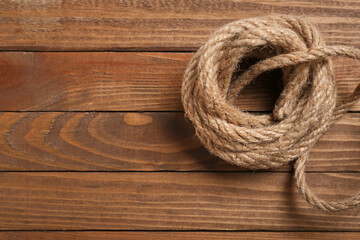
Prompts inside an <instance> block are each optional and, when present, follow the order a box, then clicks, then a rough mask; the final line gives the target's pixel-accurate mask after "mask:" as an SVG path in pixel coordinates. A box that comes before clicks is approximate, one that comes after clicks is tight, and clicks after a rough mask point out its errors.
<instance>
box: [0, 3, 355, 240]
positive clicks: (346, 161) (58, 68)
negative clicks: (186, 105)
mask: <svg viewBox="0 0 360 240" xmlns="http://www.w3.org/2000/svg"><path fill="white" fill-rule="evenodd" d="M269 13H283V14H294V15H298V16H302V17H303V18H304V19H306V20H308V21H311V22H313V23H314V24H316V25H317V26H318V27H319V29H320V30H321V32H322V34H323V36H324V38H325V39H326V41H327V43H328V44H346V45H350V46H358V47H359V46H360V1H358V0H346V1H344V0H331V1H330V0H321V1H317V0H294V1H290V0H289V1H275V0H257V1H245V0H233V1H225V0H190V1H185V0H153V1H151V0H145V1H140V0H139V1H136V0H131V1H116V0H87V1H85V0H74V1H65V0H36V1H30V0H16V1H15V0H2V1H0V111H1V112H0V171H1V172H0V239H12V240H14V239H55V240H57V239H149V238H152V239H279V238H282V239H359V238H360V215H359V208H356V209H352V210H347V211H344V212H338V213H324V212H322V211H320V210H316V209H314V208H313V207H312V206H310V205H309V204H307V203H306V202H305V200H303V199H302V197H301V196H300V195H299V194H298V193H297V191H296V188H295V186H294V182H293V177H292V173H291V167H290V166H285V167H283V168H280V169H276V170H273V171H260V172H256V173H254V172H252V171H247V170H245V169H240V168H237V167H234V166H230V165H228V164H226V163H225V162H223V161H221V160H219V159H217V158H215V157H213V156H211V155H210V154H209V153H208V152H207V151H206V150H205V149H204V148H203V147H202V146H201V144H200V143H199V141H198V140H197V139H196V137H195V136H194V130H193V128H192V127H191V125H190V124H189V123H188V122H187V121H186V120H185V119H184V116H183V112H182V111H183V110H182V107H181V103H180V86H181V81H182V76H183V72H184V69H185V67H186V64H187V62H188V61H189V59H190V58H191V56H192V55H193V52H194V51H196V49H197V48H198V47H199V46H200V45H201V43H203V42H204V41H206V39H207V38H208V36H209V34H211V33H212V32H213V31H214V30H215V29H217V28H218V27H220V26H221V25H223V24H225V23H228V22H230V21H232V20H236V19H241V18H244V17H254V16H260V15H266V14H269ZM357 64H359V63H357V62H355V61H353V60H348V59H344V58H337V59H334V69H335V76H336V79H337V83H338V89H339V91H338V92H339V97H340V98H341V97H343V96H346V95H348V94H350V93H351V92H352V91H353V89H354V88H355V86H356V85H357V84H359V82H360V81H359V79H360V68H359V65H357ZM270 79H271V78H270ZM280 91H281V89H279V88H278V87H277V84H276V80H275V79H272V80H268V81H266V79H265V80H263V81H257V82H256V83H255V84H253V85H251V86H250V87H248V88H247V89H246V90H245V91H244V93H242V94H241V95H240V97H239V101H238V105H239V107H240V108H242V109H245V110H248V111H257V112H264V111H267V112H268V111H271V109H272V106H273V104H274V103H275V101H276V97H277V95H278V94H279V92H280ZM359 159H360V103H359V104H357V105H356V106H354V108H353V109H352V111H351V112H349V113H347V114H346V115H345V116H344V117H343V118H342V119H341V120H339V121H338V122H337V123H336V124H335V125H334V126H333V127H332V128H331V129H330V131H329V132H328V133H327V134H326V135H325V136H323V137H322V138H321V140H320V141H319V142H318V143H317V144H316V146H315V148H314V149H313V151H312V154H311V162H310V163H309V166H308V168H307V170H308V172H309V173H308V178H309V184H310V186H311V187H312V188H313V189H314V190H315V191H316V192H318V193H320V195H321V196H322V197H324V198H326V199H338V198H342V197H345V196H349V195H353V194H355V193H356V192H357V191H358V190H359V187H360V161H359Z"/></svg>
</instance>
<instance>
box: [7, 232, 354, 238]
mask: <svg viewBox="0 0 360 240" xmlns="http://www.w3.org/2000/svg"><path fill="white" fill-rule="evenodd" d="M359 238H360V234H359V233H357V232H333V233H329V232H208V231H206V232H204V231H202V232H201V231H200V232H193V231H192V232H184V231H182V232H176V231H174V232H158V231H157V232H151V231H141V232H131V231H117V232H115V231H88V232H84V231H78V232H76V231H71V232H63V231H51V232H40V231H31V232H26V231H23V232H18V231H15V232H14V231H8V232H0V239H9V240H10V239H11V240H23V239H26V240H46V239H52V240H73V239H78V240H99V239H103V240H129V239H132V240H144V239H156V240H169V239H176V240H204V239H209V240H215V239H218V240H230V239H232V240H248V239H252V240H279V239H284V240H289V239H292V240H321V239H326V240H339V239H341V240H354V239H359Z"/></svg>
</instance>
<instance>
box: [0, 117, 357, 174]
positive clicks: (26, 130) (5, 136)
mask: <svg viewBox="0 0 360 240" xmlns="http://www.w3.org/2000/svg"><path fill="white" fill-rule="evenodd" d="M359 159H360V113H348V114H346V115H345V116H344V117H343V118H342V119H341V120H339V121H338V122H337V123H336V124H335V125H333V126H332V127H331V129H330V130H329V131H328V132H327V134H326V135H324V136H323V137H322V138H321V140H320V141H319V142H318V143H317V144H316V145H315V147H314V149H313V151H312V154H311V162H310V163H309V164H308V167H307V170H309V171H360V162H359ZM0 170H2V171H34V170H36V171H53V170H56V171H67V170H70V171H166V170H171V171H229V170H230V171H244V169H240V168H238V167H235V166H231V165H229V164H227V163H225V162H224V161H222V160H220V159H218V158H215V157H213V156H211V155H210V153H209V152H207V151H206V150H205V148H204V147H202V145H201V144H200V142H199V141H198V140H197V139H196V137H195V133H194V130H193V128H192V126H191V124H190V123H187V122H186V121H185V119H184V116H183V113H119V112H116V113H114V112H111V113H104V112H102V113H93V112H90V113H87V112H80V113H70V112H50V113H35V112H31V113H25V112H22V113H2V114H0ZM278 170H279V169H278ZM280 170H281V171H289V168H288V167H284V168H281V169H280Z"/></svg>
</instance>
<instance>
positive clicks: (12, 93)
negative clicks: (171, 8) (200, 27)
mask: <svg viewBox="0 0 360 240" xmlns="http://www.w3.org/2000/svg"><path fill="white" fill-rule="evenodd" d="M192 55H193V54H192V53H174V52H169V53H168V52H166V53H152V52H151V53H144V52H138V53H130V52H126V53H123V52H122V53H113V52H110V53H109V52H106V53H98V52H87V53H72V52H71V53H69V52H66V53H63V52H61V53H54V52H51V53H49V52H46V53H39V52H35V53H34V52H25V53H24V52H0V76H1V77H2V81H1V82H0V111H182V106H181V101H180V88H181V81H182V78H183V75H184V70H185V68H186V64H187V62H188V61H189V60H190V58H191V57H192ZM334 73H335V77H336V80H337V84H338V94H339V97H340V99H341V97H344V96H347V95H350V94H351V93H352V92H353V91H354V90H355V88H356V86H357V85H358V83H359V79H360V63H358V62H356V61H354V60H350V59H348V58H334ZM274 77H276V79H271V78H270V79H269V78H262V79H260V80H258V81H256V82H255V84H252V85H249V86H248V87H247V88H246V89H245V90H244V91H243V92H242V93H241V94H240V95H239V97H238V102H237V105H238V106H239V107H240V108H241V109H245V110H249V111H270V110H271V109H272V108H273V106H274V104H275V102H276V97H277V95H278V94H279V93H280V91H281V89H280V88H279V84H278V82H279V81H280V80H281V78H279V76H276V75H275V76H274ZM352 110H354V111H356V110H360V103H358V104H357V105H356V106H354V107H353V109H352Z"/></svg>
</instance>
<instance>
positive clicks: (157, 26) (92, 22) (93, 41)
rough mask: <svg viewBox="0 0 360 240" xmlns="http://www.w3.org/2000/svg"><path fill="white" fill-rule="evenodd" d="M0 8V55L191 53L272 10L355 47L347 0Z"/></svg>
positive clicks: (359, 31) (24, 3) (354, 5)
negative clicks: (225, 28) (231, 25)
mask: <svg viewBox="0 0 360 240" xmlns="http://www.w3.org/2000/svg"><path fill="white" fill-rule="evenodd" d="M0 9H1V10H0V23H1V24H0V26H1V27H0V32H1V34H0V50H40V51H43V50H45V51H47V50H51V51H63V50H71V51H78V50H80V51H82V50H95V51H103V50H194V49H196V48H197V47H199V45H200V44H201V43H202V42H204V41H206V39H207V38H208V36H209V35H210V34H211V33H212V32H213V31H214V30H215V29H217V28H219V27H220V26H222V25H224V24H226V23H228V22H230V21H233V20H237V19H241V18H246V17H255V16H261V15H267V14H271V13H282V14H293V15H298V16H301V17H302V18H304V19H307V20H308V21H311V22H313V23H315V24H316V25H318V26H319V28H320V30H321V32H322V33H323V35H324V37H325V39H326V40H327V42H328V43H329V44H343V43H345V44H348V45H354V46H358V45H360V40H359V39H360V24H359V21H360V20H359V18H360V14H359V11H360V3H359V2H358V1H354V0H334V1H317V0H299V1H295V2H292V3H291V4H289V3H288V2H286V1H285V2H281V1H280V2H279V1H275V0H270V1H269V0H258V1H256V2H255V1H250V0H237V1H235V0H229V1H226V0H222V1H218V0H201V1H190V2H189V1H178V0H168V1H160V0H155V1H146V2H144V1H140V0H129V1H114V0H111V1H108V0H100V1H62V0H51V1H36V2H34V1H28V0H18V1H12V0H3V1H1V3H0Z"/></svg>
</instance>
